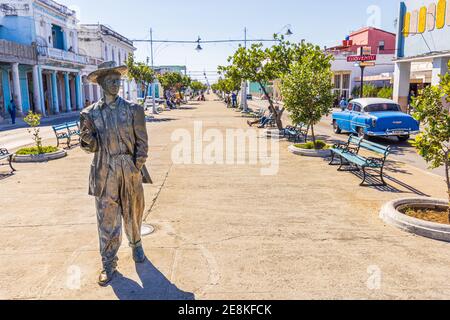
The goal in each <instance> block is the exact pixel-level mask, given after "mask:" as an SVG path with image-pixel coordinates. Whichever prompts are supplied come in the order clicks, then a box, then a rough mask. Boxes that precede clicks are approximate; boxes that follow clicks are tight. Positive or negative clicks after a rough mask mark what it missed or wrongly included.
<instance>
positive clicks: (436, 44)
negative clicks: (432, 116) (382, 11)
mask: <svg viewBox="0 0 450 320" xmlns="http://www.w3.org/2000/svg"><path fill="white" fill-rule="evenodd" d="M398 21H399V23H398V34H397V57H396V60H395V79H394V99H395V100H396V101H397V102H398V103H399V104H400V105H401V106H402V107H403V108H404V110H406V109H407V105H408V102H409V101H408V97H409V95H410V92H411V91H417V89H418V88H419V89H420V87H423V86H426V85H430V84H431V85H438V84H439V83H440V75H443V74H445V73H447V72H448V63H449V61H450V40H449V39H450V0H407V1H404V2H401V3H400V10H399V17H398Z"/></svg>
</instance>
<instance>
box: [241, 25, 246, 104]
mask: <svg viewBox="0 0 450 320" xmlns="http://www.w3.org/2000/svg"><path fill="white" fill-rule="evenodd" d="M244 47H245V49H247V27H245V28H244ZM241 108H242V112H243V113H248V103H247V80H246V79H243V80H242V85H241Z"/></svg>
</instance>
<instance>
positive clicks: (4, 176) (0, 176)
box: [0, 173, 14, 181]
mask: <svg viewBox="0 0 450 320" xmlns="http://www.w3.org/2000/svg"><path fill="white" fill-rule="evenodd" d="M13 175H14V173H0V181H2V180H5V179H7V178H10V177H12V176H13Z"/></svg>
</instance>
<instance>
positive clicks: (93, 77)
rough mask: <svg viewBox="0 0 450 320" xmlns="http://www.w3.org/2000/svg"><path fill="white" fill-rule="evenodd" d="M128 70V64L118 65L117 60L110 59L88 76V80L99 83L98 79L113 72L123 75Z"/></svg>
mask: <svg viewBox="0 0 450 320" xmlns="http://www.w3.org/2000/svg"><path fill="white" fill-rule="evenodd" d="M127 72H128V67H127V66H117V64H116V62H115V61H108V62H104V63H102V64H100V65H99V66H98V70H96V71H94V72H92V73H91V74H89V75H88V76H87V80H88V81H89V82H92V83H96V84H98V79H99V78H101V77H103V76H105V75H107V74H111V73H118V74H120V75H122V76H124V75H126V74H127Z"/></svg>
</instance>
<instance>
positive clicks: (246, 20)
mask: <svg viewBox="0 0 450 320" xmlns="http://www.w3.org/2000/svg"><path fill="white" fill-rule="evenodd" d="M57 1H59V2H60V3H62V4H65V5H67V6H69V7H70V8H72V9H74V8H75V9H76V10H77V11H78V12H79V18H80V20H81V22H82V23H97V22H100V23H103V24H106V25H109V26H111V27H112V28H113V29H114V30H116V31H117V32H119V33H121V34H123V35H124V36H126V37H128V38H130V39H149V29H150V27H152V28H153V30H154V39H158V40H196V39H197V37H198V36H200V37H201V38H202V39H203V40H216V39H242V38H243V37H244V35H243V34H244V28H245V27H247V28H248V37H249V38H271V37H272V35H273V34H274V33H276V32H279V31H280V30H281V29H282V28H283V26H285V25H287V24H291V25H292V31H293V32H294V35H293V36H292V39H291V40H295V41H300V40H301V39H306V40H307V41H309V42H313V43H316V44H318V45H321V46H332V45H335V44H338V43H339V42H340V40H342V39H344V37H345V36H346V35H348V34H349V32H350V31H352V30H356V29H358V28H360V27H364V26H367V25H368V24H369V25H375V26H378V27H381V28H382V29H385V30H388V31H391V32H395V26H394V21H395V19H396V18H397V14H398V2H399V1H398V0H341V1H336V0H323V1H314V0H312V1H304V0H275V1H273V0H269V1H266V0H228V1H215V0H192V1H182V0H164V1H163V0H151V1H148V0H124V1H120V0H119V1H117V0H115V1H110V0H57ZM136 47H137V48H138V51H137V57H138V59H140V60H145V58H146V57H147V56H150V45H148V44H136ZM236 48H237V44H213V45H207V44H205V45H204V50H203V51H201V52H197V51H195V50H194V49H195V45H191V44H187V45H174V44H172V45H159V44H158V45H156V55H155V64H156V65H167V64H169V65H170V64H180V65H185V64H186V65H187V67H188V70H190V71H203V70H209V71H213V70H216V68H217V65H221V64H226V58H227V57H228V56H229V55H231V54H232V53H233V52H234V50H235V49H236ZM213 80H214V76H211V79H210V81H213Z"/></svg>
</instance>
